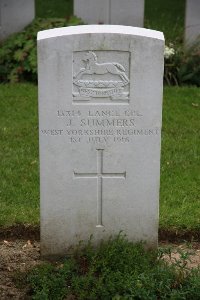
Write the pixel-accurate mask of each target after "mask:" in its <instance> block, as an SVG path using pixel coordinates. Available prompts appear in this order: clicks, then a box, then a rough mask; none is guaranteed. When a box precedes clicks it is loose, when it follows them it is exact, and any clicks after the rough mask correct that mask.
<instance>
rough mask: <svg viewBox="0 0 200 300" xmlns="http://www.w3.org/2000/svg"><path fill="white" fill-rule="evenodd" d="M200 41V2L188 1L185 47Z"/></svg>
mask: <svg viewBox="0 0 200 300" xmlns="http://www.w3.org/2000/svg"><path fill="white" fill-rule="evenodd" d="M198 40H199V41H200V0H187V2H186V19H185V45H186V47H190V46H192V45H193V44H194V43H195V42H197V41H198Z"/></svg>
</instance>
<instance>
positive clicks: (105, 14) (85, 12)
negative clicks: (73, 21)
mask: <svg viewBox="0 0 200 300" xmlns="http://www.w3.org/2000/svg"><path fill="white" fill-rule="evenodd" d="M74 14H75V15H76V16H78V17H79V18H81V19H82V20H83V21H84V22H86V23H87V24H109V18H110V10H109V0H101V1H98V0H74Z"/></svg>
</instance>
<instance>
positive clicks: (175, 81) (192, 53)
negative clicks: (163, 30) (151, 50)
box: [164, 43, 200, 86]
mask: <svg viewBox="0 0 200 300" xmlns="http://www.w3.org/2000/svg"><path fill="white" fill-rule="evenodd" d="M164 81H165V83H166V84H168V85H184V84H187V85H196V86H200V43H196V44H195V45H194V46H193V47H192V48H190V49H188V50H185V51H184V49H183V48H181V47H179V48H177V49H175V48H174V46H173V45H169V46H166V47H165V71H164Z"/></svg>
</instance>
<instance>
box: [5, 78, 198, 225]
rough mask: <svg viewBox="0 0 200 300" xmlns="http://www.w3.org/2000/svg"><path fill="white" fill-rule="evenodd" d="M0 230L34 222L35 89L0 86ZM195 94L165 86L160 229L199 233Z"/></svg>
mask: <svg viewBox="0 0 200 300" xmlns="http://www.w3.org/2000/svg"><path fill="white" fill-rule="evenodd" d="M0 99H1V101H0V117H1V152H0V169H1V173H0V211H1V214H0V226H8V225H12V224H16V223H25V224H38V223H39V171H38V165H39V164H38V119H37V87H36V86H35V85H32V84H16V85H9V84H6V85H0ZM199 120H200V89H198V88H192V87H191V88H189V87H184V88H178V87H177V88H176V87H166V88H165V89H164V103H163V132H162V161H161V192H160V194H161V196H160V228H161V229H200V209H199V205H200V185H199V182H200V167H199V166H200V138H199V130H200V121H199Z"/></svg>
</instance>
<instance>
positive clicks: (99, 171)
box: [74, 149, 126, 227]
mask: <svg viewBox="0 0 200 300" xmlns="http://www.w3.org/2000/svg"><path fill="white" fill-rule="evenodd" d="M103 150H104V149H97V172H96V173H89V172H88V173H78V172H74V177H75V178H86V179H87V178H96V179H97V226H96V227H102V226H103V223H102V204H103V203H102V202H103V179H104V178H123V179H125V178H126V172H123V173H106V172H104V171H103Z"/></svg>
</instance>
